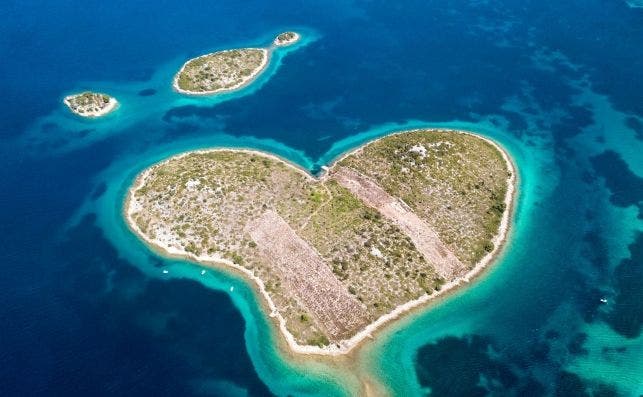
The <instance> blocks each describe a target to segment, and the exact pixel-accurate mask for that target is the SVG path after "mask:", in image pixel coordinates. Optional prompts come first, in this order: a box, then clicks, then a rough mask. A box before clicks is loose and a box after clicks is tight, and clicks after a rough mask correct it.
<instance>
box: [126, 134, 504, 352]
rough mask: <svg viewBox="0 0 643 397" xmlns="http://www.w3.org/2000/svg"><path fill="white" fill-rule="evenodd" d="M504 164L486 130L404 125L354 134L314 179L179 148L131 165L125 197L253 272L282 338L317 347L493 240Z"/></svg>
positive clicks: (199, 249)
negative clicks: (353, 144)
mask: <svg viewBox="0 0 643 397" xmlns="http://www.w3.org/2000/svg"><path fill="white" fill-rule="evenodd" d="M511 173H512V169H511V165H510V163H508V161H507V160H506V159H505V158H504V157H503V154H502V153H501V152H500V150H499V148H497V147H496V146H495V145H494V144H492V143H490V142H489V141H487V140H484V139H481V138H479V137H477V136H474V135H471V134H466V133H458V132H455V131H445V130H416V131H411V132H405V133H400V134H395V135H391V136H388V137H385V138H382V139H380V140H377V141H375V142H371V143H369V144H367V145H366V146H364V147H362V148H360V149H358V150H356V151H354V152H352V153H350V154H348V155H347V156H345V157H344V158H342V159H341V160H339V161H338V162H337V163H336V164H334V165H333V166H332V167H330V169H329V170H328V172H327V173H326V174H325V175H324V176H322V177H321V178H319V179H315V178H313V177H311V176H310V175H308V174H307V173H305V172H304V171H302V170H300V169H298V168H296V167H294V166H292V165H290V164H288V163H286V162H284V161H282V160H280V159H277V158H275V157H272V156H269V155H265V154H262V153H258V152H253V151H240V150H210V151H198V152H190V153H186V154H184V155H180V156H176V157H172V158H170V159H168V160H166V161H163V162H161V163H159V164H157V165H154V166H152V167H150V168H149V169H147V170H146V171H144V172H143V173H142V174H141V175H139V177H138V178H137V181H136V185H135V186H134V187H133V188H132V189H131V190H130V194H129V196H128V201H127V203H126V208H125V209H126V212H127V217H128V220H129V222H130V226H131V227H132V228H133V230H134V231H135V232H136V233H137V234H139V235H140V236H141V237H143V238H144V239H146V240H147V241H148V242H150V243H152V244H154V245H155V246H158V247H161V248H163V249H165V250H166V251H168V252H171V253H173V254H179V255H192V256H193V257H194V258H196V259H197V260H201V261H203V262H204V263H206V262H208V261H213V262H216V261H217V260H219V261H220V260H221V259H223V260H225V261H228V262H227V263H232V264H235V266H238V267H240V269H243V270H244V271H246V272H248V273H249V274H252V276H253V277H256V278H258V279H260V280H261V281H262V282H263V285H264V291H263V292H264V293H265V294H266V295H267V296H266V297H267V298H268V299H269V300H270V302H272V304H274V307H275V310H276V311H277V314H278V315H279V316H280V317H281V318H283V320H284V323H285V327H286V329H287V331H288V332H289V333H290V334H292V336H293V337H294V339H295V341H296V342H297V343H298V344H299V345H309V346H324V345H328V344H336V343H343V341H346V340H348V339H350V338H351V337H353V336H355V335H356V334H357V333H359V332H360V331H362V330H364V328H365V327H366V326H367V325H369V324H371V323H373V322H374V321H376V320H377V319H378V318H380V317H381V316H384V315H387V314H389V313H391V312H392V311H393V310H395V309H396V308H398V307H400V306H403V305H405V304H409V302H412V301H414V300H417V299H418V298H420V297H423V296H426V295H427V294H429V295H430V294H432V293H434V292H435V291H438V290H440V289H441V288H442V286H443V285H444V284H445V283H448V282H453V281H456V280H458V279H459V278H461V277H463V276H464V275H465V274H466V273H467V272H469V271H470V270H471V269H472V268H473V267H474V266H475V264H476V263H477V262H479V261H480V260H481V258H482V257H483V256H484V255H485V254H487V253H488V252H490V251H493V250H494V248H495V247H494V242H493V241H494V238H496V236H498V235H499V234H501V230H500V229H501V227H502V226H501V218H502V217H503V214H504V213H505V212H506V211H508V208H507V206H506V204H505V203H506V202H507V198H508V197H509V196H508V187H509V186H511V185H509V183H510V181H512V180H513V178H512V175H511ZM223 266H225V265H223Z"/></svg>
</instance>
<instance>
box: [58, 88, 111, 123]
mask: <svg viewBox="0 0 643 397" xmlns="http://www.w3.org/2000/svg"><path fill="white" fill-rule="evenodd" d="M63 103H64V104H65V105H67V108H69V110H70V111H71V112H72V113H74V114H75V115H77V116H81V117H85V118H97V117H102V116H105V115H107V114H109V113H111V112H113V111H114V110H116V108H117V107H118V105H119V103H118V101H117V100H116V98H114V97H111V96H109V95H107V94H102V93H97V92H90V91H86V92H82V93H80V94H73V95H68V96H66V97H65V98H64V99H63Z"/></svg>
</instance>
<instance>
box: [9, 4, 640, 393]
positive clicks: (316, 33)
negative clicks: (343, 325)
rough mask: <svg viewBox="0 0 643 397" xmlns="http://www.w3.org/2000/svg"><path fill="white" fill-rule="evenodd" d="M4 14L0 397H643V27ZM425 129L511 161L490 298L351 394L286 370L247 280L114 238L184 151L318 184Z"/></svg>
mask: <svg viewBox="0 0 643 397" xmlns="http://www.w3.org/2000/svg"><path fill="white" fill-rule="evenodd" d="M0 15H2V16H3V21H5V24H4V25H3V26H2V27H0V33H2V37H3V38H4V40H2V41H0V55H2V59H3V62H2V63H1V64H0V71H1V72H2V73H0V86H1V87H2V88H3V91H4V93H5V98H9V99H10V100H9V101H6V103H5V104H4V105H3V107H2V108H1V109H0V120H2V128H1V131H0V133H1V137H2V141H1V144H0V155H1V156H0V158H2V163H1V164H0V165H1V167H0V170H1V171H0V177H2V180H3V182H4V186H5V188H4V189H0V190H1V192H0V225H2V228H3V231H4V233H3V239H2V240H0V248H1V249H0V252H1V253H0V263H1V264H2V266H3V277H2V278H0V291H1V292H0V297H1V298H2V302H3V305H0V322H1V323H2V324H3V325H2V326H1V327H0V341H2V343H0V346H2V347H1V348H0V364H2V365H0V368H2V370H0V394H2V395H106V394H111V395H113V394H119V395H203V394H206V395H231V396H233V395H234V396H236V395H269V394H276V395H311V396H312V395H321V396H329V395H348V394H351V393H353V392H354V390H355V387H356V384H357V383H359V381H360V380H361V379H358V378H360V377H363V376H364V374H365V373H368V374H370V375H371V376H372V377H373V378H374V379H376V380H378V381H379V382H381V383H382V384H383V385H384V386H385V387H387V388H388V389H389V390H390V391H391V392H392V393H393V394H396V395H400V396H407V395H421V394H425V393H428V392H432V395H438V396H441V395H467V396H470V395H485V394H491V395H565V396H567V395H594V396H596V395H635V396H636V395H641V394H643V359H642V357H643V336H641V330H642V328H643V215H642V214H643V212H642V211H643V156H642V155H641V149H643V144H642V142H643V96H642V95H641V92H643V79H641V77H640V70H643V46H642V45H641V43H642V42H643V11H642V10H641V9H638V8H631V7H629V6H628V5H627V3H626V2H618V1H614V2H609V3H605V2H601V1H598V0H596V1H569V2H564V3H561V2H542V1H538V2H536V1H533V2H532V1H520V2H518V1H502V2H500V3H493V4H491V3H488V2H471V3H469V4H454V5H445V4H443V3H441V2H431V1H429V2H411V3H406V4H404V5H395V4H391V3H390V2H388V3H387V2H377V1H375V2H370V3H368V4H349V3H346V4H335V5H329V4H322V3H315V2H311V3H308V4H306V5H302V4H300V3H288V2H287V3H279V4H276V3H272V2H263V1H251V2H247V3H244V4H236V3H226V2H216V3H212V4H209V3H208V4H201V3H198V4H197V3H192V2H189V1H188V2H182V3H180V4H178V3H170V2H168V3H165V2H161V3H158V2H155V3H154V4H146V3H145V2H142V3H136V4H129V3H128V4H124V3H123V4H120V5H106V4H103V3H100V2H85V3H84V4H83V7H77V6H74V5H52V4H49V3H45V2H32V3H29V4H24V3H17V2H15V3H14V2H9V3H6V4H3V5H2V6H0ZM287 29H295V30H297V31H299V32H301V33H302V34H303V37H304V39H303V40H302V42H301V43H300V44H298V45H297V46H294V47H290V48H286V49H279V50H277V51H276V53H275V54H274V57H273V59H272V62H271V64H270V66H269V68H268V69H267V70H266V72H264V73H263V74H262V76H261V77H260V78H259V79H258V80H257V81H256V82H255V83H253V84H252V85H250V86H249V87H246V88H244V89H242V90H239V91H237V92H235V93H232V94H229V95H224V96H217V97H213V98H189V97H183V96H181V95H178V94H176V93H174V92H173V91H172V89H171V86H170V83H171V79H172V76H173V75H174V73H175V72H176V70H177V69H178V68H179V67H180V65H181V64H182V62H184V61H185V59H187V58H189V57H192V56H196V55H199V54H201V53H205V52H209V51H213V50H217V49H221V48H229V47H236V46H260V45H268V44H269V43H270V41H271V40H272V38H273V37H274V36H275V35H276V34H277V33H279V32H280V31H283V30H287ZM105 32H112V33H113V34H111V35H106V34H105ZM82 89H96V90H101V91H105V92H108V93H110V94H112V95H115V96H116V97H117V98H118V99H119V101H120V102H121V107H120V108H119V109H118V110H117V111H116V112H115V113H114V114H112V115H110V116H108V117H106V118H104V119H101V120H82V119H79V118H77V117H74V116H73V115H71V114H69V113H68V112H67V111H66V109H65V108H64V107H63V106H61V103H60V100H61V99H62V98H63V97H64V96H65V95H67V94H69V93H70V92H75V91H77V90H82ZM426 126H434V127H444V128H456V129H466V130H470V131H473V132H476V133H479V134H481V135H484V136H487V137H490V138H492V139H494V140H496V141H497V142H499V143H500V144H502V145H503V146H504V147H505V148H507V150H508V151H509V153H510V154H511V155H512V157H513V158H514V160H515V162H516V165H517V168H518V170H519V176H520V182H519V195H518V201H517V207H516V209H515V218H514V221H513V225H512V229H511V238H510V240H509V242H508V244H507V247H506V249H505V250H504V252H503V255H502V256H501V257H500V258H499V259H498V261H497V263H496V264H495V265H494V266H493V267H492V269H490V270H489V271H488V272H487V273H486V274H485V276H484V277H482V278H480V279H479V280H477V281H476V282H474V283H472V285H471V286H470V287H468V288H466V289H463V290H461V291H459V292H457V293H455V294H454V295H453V296H450V297H449V298H447V299H445V300H444V301H441V302H439V303H437V304H435V305H432V306H431V307H430V308H427V309H426V310H423V311H421V312H419V313H414V314H413V315H411V316H407V317H405V318H404V319H402V320H401V321H399V322H397V323H396V324H394V325H392V326H391V327H388V328H386V329H385V330H383V331H382V332H379V333H377V334H376V337H375V340H374V341H373V342H372V343H369V344H368V345H367V346H366V347H365V348H364V349H363V350H362V351H360V353H359V354H358V356H357V362H356V364H355V368H353V369H352V370H349V371H338V370H337V369H336V368H334V367H331V366H329V365H326V364H323V363H316V362H314V361H307V362H306V361H302V360H300V359H297V360H293V359H292V357H289V356H285V355H284V354H283V352H281V351H279V350H278V348H276V347H275V346H276V345H277V340H276V339H275V338H278V337H279V336H278V335H277V334H275V332H274V329H272V327H271V326H270V324H269V322H268V320H267V319H266V317H265V316H264V314H262V313H261V310H260V308H259V305H258V304H257V301H256V297H255V296H254V295H253V293H252V291H251V289H250V287H249V286H248V285H246V283H245V282H243V281H242V280H239V279H237V278H235V277H232V276H229V275H225V274H221V273H218V272H215V271H211V270H208V271H207V273H206V274H205V275H201V274H200V271H201V269H200V268H199V267H198V266H196V265H194V264H190V263H186V262H184V261H177V260H169V259H164V258H161V257H159V256H157V255H156V254H154V253H153V252H151V251H150V250H149V249H148V248H147V247H145V246H144V245H143V244H142V243H141V242H140V241H138V240H137V239H136V238H135V237H134V236H133V235H132V234H131V233H130V232H129V231H128V229H127V227H126V226H125V224H124V222H123V219H122V216H121V208H122V202H123V199H124V195H125V193H126V190H127V188H128V187H129V185H130V184H131V182H132V180H133V178H134V177H135V175H136V174H137V173H138V172H140V171H141V170H142V169H144V168H146V167H148V166H149V165H151V164H153V163H155V162H157V161H160V160H162V159H164V158H166V157H167V156H170V155H173V154H176V153H180V152H183V151H186V150H192V149H198V148H203V147H247V148H255V149H260V150H265V151H269V152H272V153H275V154H277V155H279V156H282V157H284V158H286V159H288V160H290V161H293V162H295V163H297V164H299V165H300V166H302V167H304V168H306V169H309V170H310V171H311V172H318V171H319V169H320V167H321V166H322V165H324V164H328V163H330V162H331V161H332V160H333V159H335V158H337V157H338V156H339V155H341V154H342V153H344V152H346V151H349V150H351V149H353V148H355V147H357V146H359V145H361V144H363V143H365V142H368V141H369V140H371V139H374V138H377V137H380V136H383V135H385V134H387V133H390V132H394V131H399V130H403V129H409V128H420V127H426ZM163 270H168V273H167V274H164V273H163ZM230 287H234V290H233V291H230ZM601 298H605V299H607V304H602V303H601V301H600V299H601Z"/></svg>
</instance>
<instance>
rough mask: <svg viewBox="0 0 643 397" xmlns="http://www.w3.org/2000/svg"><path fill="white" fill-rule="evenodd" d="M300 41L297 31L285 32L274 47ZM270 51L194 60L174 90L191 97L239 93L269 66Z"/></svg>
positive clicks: (181, 72) (219, 53) (219, 54)
mask: <svg viewBox="0 0 643 397" xmlns="http://www.w3.org/2000/svg"><path fill="white" fill-rule="evenodd" d="M299 38H300V36H299V34H297V33H295V32H285V33H281V34H280V35H279V36H277V38H276V39H275V40H274V42H273V44H274V47H277V46H281V47H283V46H287V45H290V44H293V43H295V42H296V41H298V40H299ZM274 47H269V48H240V49H233V50H223V51H217V52H213V53H210V54H206V55H201V56H199V57H196V58H193V59H190V60H189V61H187V62H186V63H185V64H183V66H182V67H181V69H180V70H179V72H178V73H177V74H176V76H175V77H174V81H173V84H172V85H173V87H174V89H175V90H176V91H177V92H179V93H181V94H187V95H214V94H220V93H224V92H229V91H234V90H237V89H239V88H241V87H243V86H245V85H247V84H250V83H251V82H252V81H253V80H255V79H256V78H257V77H258V76H259V75H260V74H261V72H263V71H264V70H265V69H266V67H267V66H268V62H269V60H270V53H271V52H272V51H273V50H274Z"/></svg>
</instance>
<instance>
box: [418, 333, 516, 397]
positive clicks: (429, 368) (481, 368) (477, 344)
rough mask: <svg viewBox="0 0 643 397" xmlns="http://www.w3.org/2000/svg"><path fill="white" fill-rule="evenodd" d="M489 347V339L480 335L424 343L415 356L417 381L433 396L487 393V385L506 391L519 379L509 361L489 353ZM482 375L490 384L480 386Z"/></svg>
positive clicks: (494, 389) (480, 394) (452, 337)
mask: <svg viewBox="0 0 643 397" xmlns="http://www.w3.org/2000/svg"><path fill="white" fill-rule="evenodd" d="M490 348H491V341H490V339H489V338H486V337H483V336H479V335H473V336H470V337H464V338H457V337H454V336H448V337H445V338H442V339H440V340H438V341H437V342H435V343H432V344H428V345H425V346H423V347H421V348H420V349H419V351H418V354H417V357H416V373H417V377H418V381H419V382H420V385H422V386H423V387H428V388H430V389H431V395H432V396H484V395H486V394H487V393H488V392H489V391H490V390H489V389H488V388H490V389H491V390H493V391H497V392H501V391H506V390H507V389H510V388H511V387H513V386H515V385H516V384H517V381H518V378H517V376H516V374H514V373H513V372H512V370H511V369H510V367H509V366H508V365H507V364H505V363H503V362H502V361H497V360H495V359H493V358H492V357H491V356H490V355H489V349H490ZM481 377H483V378H484V379H486V382H485V383H487V385H488V386H487V387H483V386H481V385H480V379H481Z"/></svg>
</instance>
